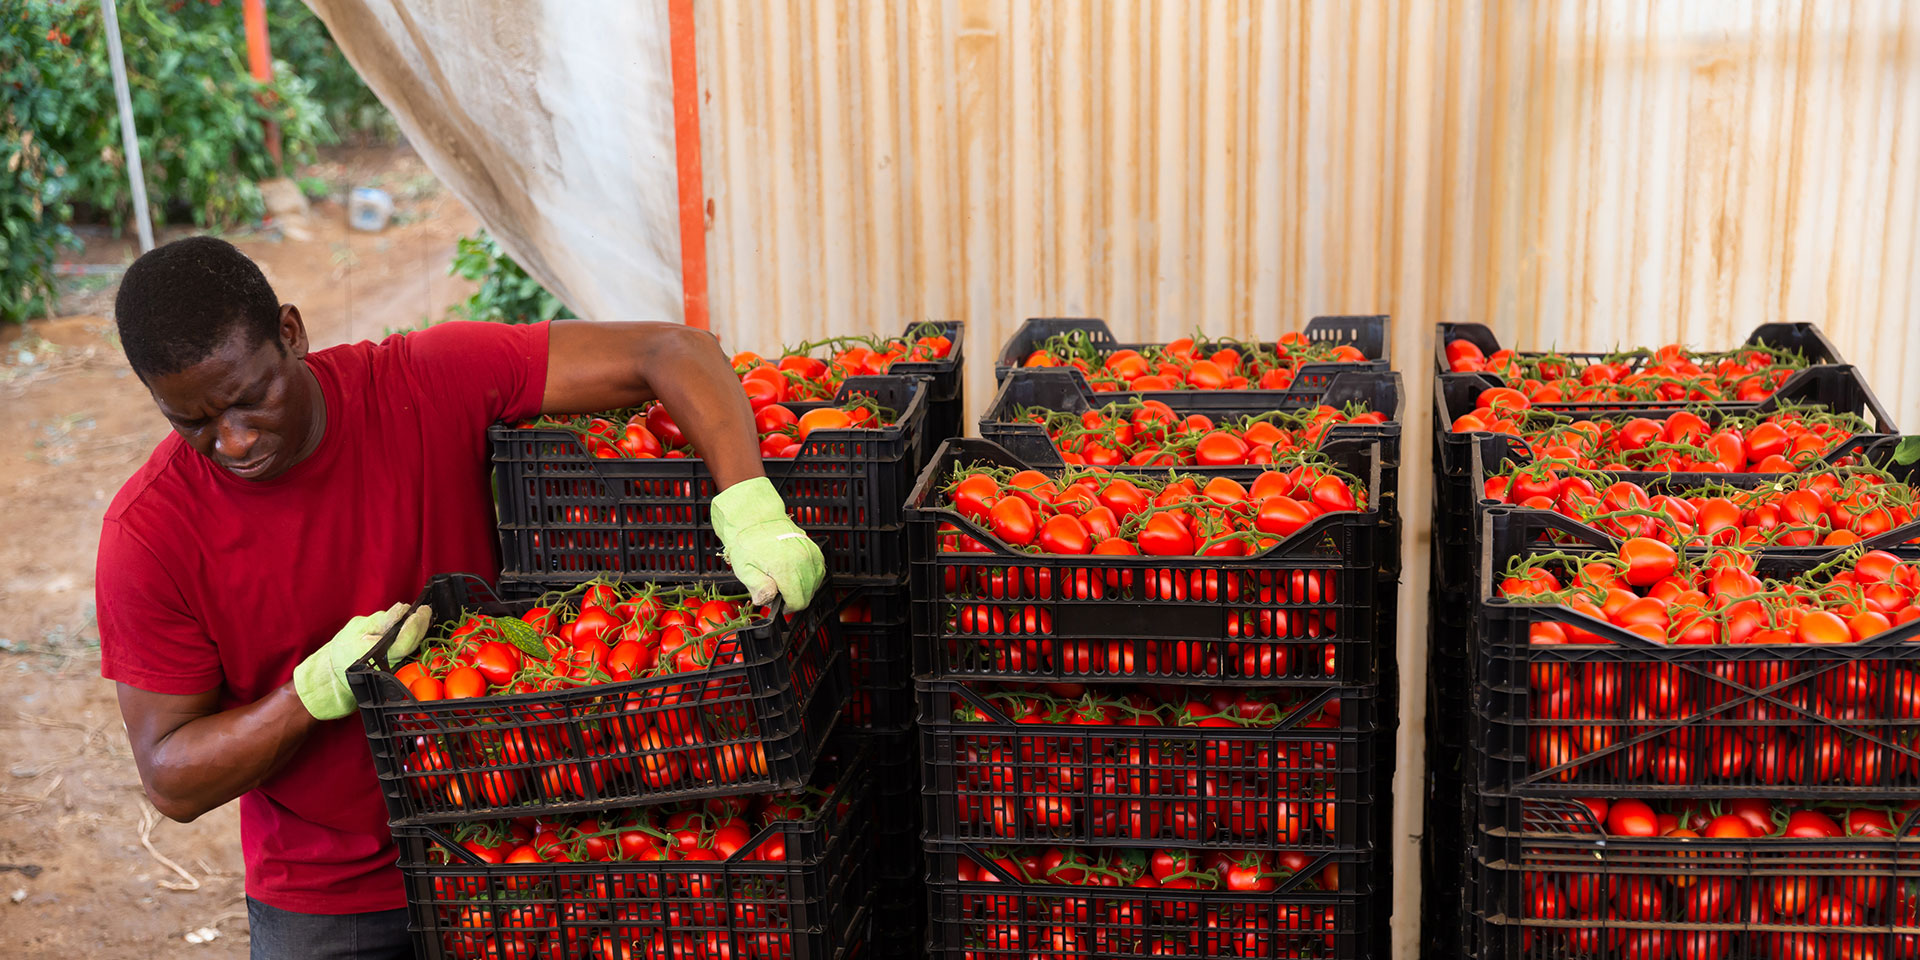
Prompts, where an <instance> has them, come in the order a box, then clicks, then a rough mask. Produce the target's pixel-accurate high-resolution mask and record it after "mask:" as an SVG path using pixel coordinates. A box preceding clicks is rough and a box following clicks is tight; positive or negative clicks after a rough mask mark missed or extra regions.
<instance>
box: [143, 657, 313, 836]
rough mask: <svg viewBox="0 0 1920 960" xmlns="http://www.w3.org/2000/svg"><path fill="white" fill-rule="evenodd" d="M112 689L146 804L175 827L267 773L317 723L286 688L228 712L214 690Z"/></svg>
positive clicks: (291, 752) (290, 688) (288, 685)
mask: <svg viewBox="0 0 1920 960" xmlns="http://www.w3.org/2000/svg"><path fill="white" fill-rule="evenodd" d="M116 686H118V688H119V695H120V716H121V718H122V719H124V720H125V721H126V724H127V740H128V742H129V743H131V744H132V746H133V761H134V764H135V765H136V766H138V767H139V768H140V783H141V784H142V785H143V786H145V787H146V790H147V799H148V800H150V801H152V802H153V806H154V808H155V809H157V810H159V811H160V812H161V813H163V814H165V815H166V816H167V817H169V818H170V819H174V820H178V821H180V822H181V823H186V822H189V821H191V820H194V819H196V818H198V817H199V816H200V815H201V814H203V813H206V812H207V811H209V810H212V809H214V808H215V807H218V806H220V805H222V804H224V803H226V802H227V801H229V800H232V799H234V798H235V797H238V796H240V795H241V794H243V793H246V792H247V791H249V790H252V789H253V788H255V787H257V786H259V785H260V784H261V782H262V781H264V780H266V779H267V778H268V777H271V776H273V774H274V773H275V772H276V771H278V770H279V769H280V767H281V766H282V765H284V764H285V763H286V762H287V760H288V759H289V758H290V757H292V756H293V755H294V753H295V752H296V751H298V750H299V749H300V745H301V744H303V743H305V742H306V739H307V735H308V734H309V733H311V732H312V731H313V728H314V727H315V726H316V725H317V724H318V723H319V721H318V720H315V719H314V718H313V715H312V714H310V713H308V712H307V709H306V707H304V706H301V704H300V697H299V695H298V694H296V693H295V692H294V689H293V684H291V683H286V684H282V685H280V686H279V687H277V688H275V689H274V691H273V692H272V693H269V694H267V695H266V696H264V697H262V698H260V699H259V700H256V701H254V702H253V703H250V704H247V705H246V706H244V707H235V708H233V709H231V710H221V709H219V702H220V700H219V696H220V695H219V691H218V690H209V691H207V692H206V693H196V694H188V695H184V696H177V695H171V694H163V693H150V692H148V691H145V690H141V689H138V688H135V687H130V686H128V685H126V684H124V683H121V684H117V685H116Z"/></svg>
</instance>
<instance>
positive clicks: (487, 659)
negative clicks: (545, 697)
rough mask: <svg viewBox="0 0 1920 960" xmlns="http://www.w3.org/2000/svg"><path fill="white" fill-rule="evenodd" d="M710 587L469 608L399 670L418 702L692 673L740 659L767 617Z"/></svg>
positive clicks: (626, 590)
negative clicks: (756, 625)
mask: <svg viewBox="0 0 1920 960" xmlns="http://www.w3.org/2000/svg"><path fill="white" fill-rule="evenodd" d="M766 615H767V614H766V610H765V608H760V609H758V610H754V609H752V608H751V606H750V605H749V604H748V603H747V598H746V597H745V596H726V595H722V594H720V593H718V592H717V591H715V590H713V589H712V588H710V587H699V586H695V587H679V588H664V589H663V588H660V587H657V586H653V585H644V586H639V587H615V586H613V585H610V584H606V583H594V584H590V585H588V586H587V587H585V589H584V592H583V593H582V595H581V596H580V598H579V601H578V604H577V606H576V604H575V602H574V601H572V600H563V601H561V602H560V603H559V604H558V605H556V606H537V607H534V608H532V609H530V610H528V611H527V612H526V613H523V614H521V615H520V616H519V617H517V618H516V617H492V616H487V615H484V614H479V613H468V614H467V615H465V616H464V617H462V618H461V619H460V620H459V622H458V623H456V624H453V625H452V626H451V627H450V628H443V629H442V630H440V631H436V632H435V634H434V635H432V636H430V637H428V638H427V639H426V641H425V643H424V646H423V649H422V650H421V652H420V656H419V658H418V659H415V660H413V661H410V662H408V663H406V664H405V665H403V666H401V667H400V668H399V669H397V670H396V671H394V676H395V677H396V678H397V679H398V680H399V681H400V682H401V683H403V684H405V685H406V687H407V690H408V691H409V692H411V693H412V694H413V696H414V699H416V700H423V701H424V700H440V699H443V698H447V699H458V698H462V697H484V696H488V695H490V694H493V695H497V694H510V693H535V692H539V691H553V690H570V689H573V688H575V687H581V686H588V685H591V684H596V683H618V682H621V681H624V680H635V679H646V678H650V677H662V676H668V675H671V674H677V673H692V672H697V671H701V670H705V669H707V668H708V667H709V666H711V665H712V664H714V663H716V662H719V663H728V662H733V661H736V660H737V659H738V658H739V656H740V650H739V646H738V644H737V643H735V642H734V637H735V633H736V631H738V630H739V629H740V628H741V627H743V626H745V625H747V624H748V623H750V622H752V621H753V620H756V619H761V618H764V617H765V616H766Z"/></svg>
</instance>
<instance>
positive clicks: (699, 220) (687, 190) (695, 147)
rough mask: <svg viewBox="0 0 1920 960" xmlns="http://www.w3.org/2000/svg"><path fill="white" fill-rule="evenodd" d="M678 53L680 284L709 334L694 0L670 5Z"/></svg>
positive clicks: (690, 317)
mask: <svg viewBox="0 0 1920 960" xmlns="http://www.w3.org/2000/svg"><path fill="white" fill-rule="evenodd" d="M667 30H668V42H669V44H670V46H671V48H672V52H673V153H674V164H675V167H676V168H677V172H678V174H679V187H680V283H681V288H682V290H683V291H684V296H685V298H686V315H687V323H688V324H689V325H690V326H695V327H699V328H700V329H702V330H705V329H707V324H708V319H707V214H706V205H707V203H706V194H705V187H704V186H703V185H702V184H701V182H700V73H699V71H698V70H697V69H696V67H695V63H694V45H693V0H670V2H669V3H668V4H667Z"/></svg>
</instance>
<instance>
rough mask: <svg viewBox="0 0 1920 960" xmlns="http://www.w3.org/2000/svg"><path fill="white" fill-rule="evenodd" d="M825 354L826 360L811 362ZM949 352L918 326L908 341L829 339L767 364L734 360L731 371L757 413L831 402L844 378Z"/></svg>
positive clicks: (741, 357) (937, 336)
mask: <svg viewBox="0 0 1920 960" xmlns="http://www.w3.org/2000/svg"><path fill="white" fill-rule="evenodd" d="M823 352H824V353H827V354H828V356H827V357H826V358H825V359H821V358H820V357H819V356H815V354H818V353H823ZM952 352H953V341H951V340H949V339H947V337H946V336H945V335H943V334H941V333H940V327H939V326H938V325H936V324H922V325H921V326H920V327H919V328H917V329H915V330H914V331H913V332H912V333H910V334H908V335H907V336H906V337H892V338H886V337H833V338H830V339H827V340H821V341H818V342H815V343H806V344H801V345H799V346H797V347H788V348H786V349H784V350H782V351H781V355H780V356H778V357H776V358H773V359H771V360H770V359H767V358H765V357H762V356H760V355H759V354H757V353H754V352H752V351H742V352H740V353H736V354H734V355H733V371H734V372H735V373H737V374H739V375H740V385H741V387H742V388H744V389H745V390H746V391H747V399H748V400H749V401H750V402H752V404H753V408H754V409H755V410H759V409H761V408H762V407H765V406H767V405H769V404H779V403H789V402H793V401H804V400H830V399H832V398H833V395H834V394H835V393H836V392H837V391H839V389H840V385H841V384H842V383H844V382H845V381H846V379H847V378H848V377H857V376H870V375H878V374H883V373H886V372H887V371H889V370H891V369H893V365H894V364H895V363H899V362H902V361H906V362H911V363H931V362H933V361H935V360H942V359H945V358H946V356H947V355H948V354H949V353H952Z"/></svg>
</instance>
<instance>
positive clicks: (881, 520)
mask: <svg viewBox="0 0 1920 960" xmlns="http://www.w3.org/2000/svg"><path fill="white" fill-rule="evenodd" d="M927 384H928V381H927V380H926V379H925V378H923V377H907V376H893V375H882V376H858V377H848V378H846V380H845V381H844V382H843V383H842V384H841V385H840V386H839V388H838V389H837V390H836V391H835V393H834V396H833V399H832V400H830V401H807V402H797V401H790V402H788V403H785V404H772V405H769V406H766V407H763V408H762V409H761V411H760V412H759V413H758V414H756V418H757V419H763V420H765V421H766V422H763V423H761V424H760V427H761V432H762V433H763V434H764V435H767V436H768V437H769V438H771V439H775V440H779V441H781V442H782V444H783V446H782V449H780V450H770V449H769V445H770V444H769V441H768V440H763V441H762V445H761V449H762V462H763V464H764V468H765V470H766V474H767V477H768V479H770V480H772V481H773V484H774V486H775V487H776V488H777V489H778V490H779V491H780V495H781V497H783V498H784V499H785V500H786V502H787V510H788V512H789V513H790V514H792V515H793V518H794V522H796V523H798V524H799V525H800V526H801V528H802V529H804V530H806V531H807V532H808V533H809V534H811V535H812V536H813V537H814V538H815V539H816V540H819V541H820V543H821V547H822V550H823V551H824V553H825V554H826V560H827V572H828V574H829V576H830V577H832V578H833V580H834V582H836V583H840V584H843V585H852V584H856V583H887V582H897V581H898V579H899V576H900V571H901V570H902V569H904V567H905V556H904V554H903V552H902V550H903V534H902V527H901V523H900V502H901V501H902V500H904V499H905V497H906V491H907V488H908V487H909V486H910V485H911V483H912V478H913V475H914V472H915V471H916V470H917V468H918V465H919V462H920V460H921V459H922V458H923V457H924V448H923V444H924V437H925V425H926V417H927V410H926V404H927ZM776 408H778V409H779V410H781V411H782V413H781V415H780V416H778V417H768V415H767V411H768V410H772V409H776ZM836 411H838V412H845V413H851V414H853V415H854V417H847V416H839V415H837V414H836ZM822 412H825V413H826V414H827V416H825V417H823V418H822V419H821V421H820V425H819V426H813V425H811V424H808V419H807V418H809V417H811V416H814V415H815V414H817V413H822ZM789 418H792V419H789ZM630 420H637V421H639V425H640V426H641V428H642V429H643V430H647V436H646V437H645V439H650V440H654V441H660V442H659V444H658V445H659V446H663V447H666V448H667V449H665V450H664V451H657V450H652V449H650V448H646V447H645V446H644V445H643V444H641V443H639V442H636V443H635V444H634V445H633V447H632V448H631V449H630V448H629V447H628V446H624V445H623V444H625V442H626V439H627V435H628V431H629V430H630V429H631V428H630V427H629V426H626V425H624V424H626V423H628V422H629V421H630ZM793 420H797V421H798V422H799V423H800V424H805V425H806V426H805V427H804V429H805V433H804V435H802V436H790V434H792V433H793V432H794V431H793V426H794V424H793ZM776 421H777V422H776ZM648 424H652V425H653V428H652V429H650V430H649V429H647V425H648ZM489 437H490V438H491V441H492V445H493V464H494V481H495V487H496V491H497V494H498V497H499V500H500V524H499V529H500V550H501V563H502V565H503V567H504V570H505V572H504V573H503V574H502V576H503V577H504V578H505V579H507V580H509V581H517V580H526V581H531V582H534V583H538V584H541V585H543V586H544V585H547V584H551V583H554V582H560V581H566V580H576V581H577V580H585V579H590V578H592V577H596V576H612V577H672V578H686V577H712V576H725V575H726V574H727V573H728V567H727V564H726V560H725V558H723V557H722V556H721V555H720V541H719V538H718V537H717V536H716V535H715V534H714V531H713V524H712V517H711V515H710V514H709V509H710V505H711V503H712V501H713V498H714V496H715V495H716V494H717V493H719V490H718V489H716V487H715V485H714V482H713V475H712V474H711V473H710V472H708V470H707V467H706V464H705V462H703V461H702V460H701V459H699V457H698V456H697V455H689V454H688V453H687V452H686V450H685V449H684V447H683V446H682V445H681V444H682V441H681V436H680V432H679V428H678V426H677V425H673V424H672V418H671V415H670V414H669V413H668V412H667V411H666V410H665V408H663V407H661V406H659V405H658V404H654V405H651V406H649V407H648V408H646V409H645V410H644V411H617V412H614V413H610V414H605V415H601V416H598V417H576V418H568V419H565V420H554V419H542V420H539V421H534V422H530V423H521V424H512V425H509V424H502V425H498V426H495V427H493V428H492V429H491V430H490V431H489Z"/></svg>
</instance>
